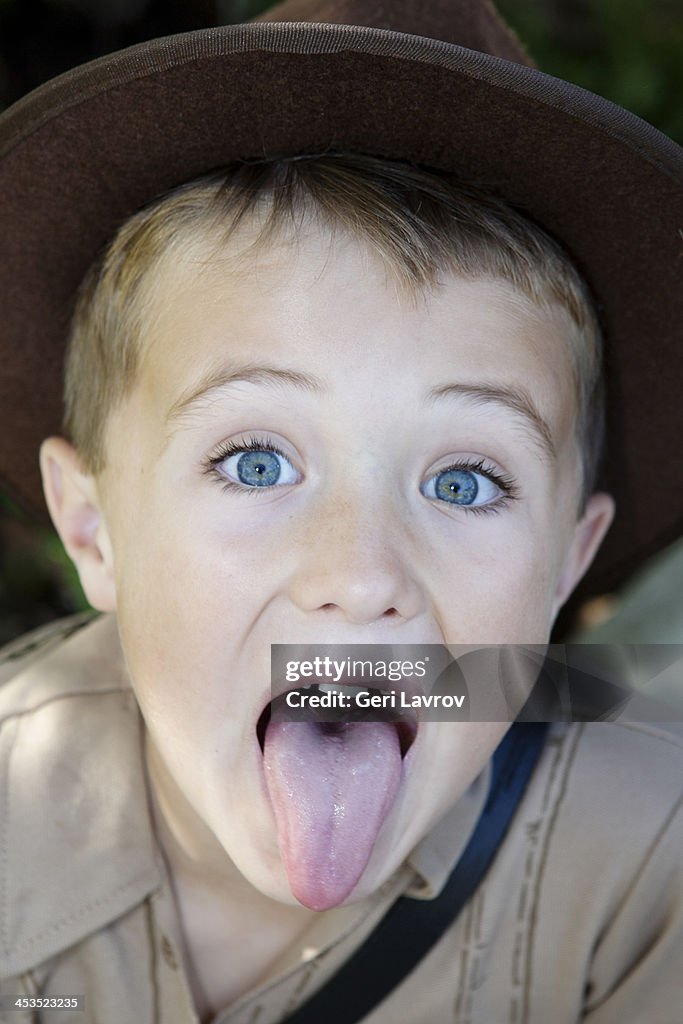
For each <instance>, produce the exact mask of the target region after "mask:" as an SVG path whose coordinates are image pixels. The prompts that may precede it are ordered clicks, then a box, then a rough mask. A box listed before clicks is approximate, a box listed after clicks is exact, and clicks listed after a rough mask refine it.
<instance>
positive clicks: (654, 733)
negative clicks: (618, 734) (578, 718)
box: [600, 722, 683, 750]
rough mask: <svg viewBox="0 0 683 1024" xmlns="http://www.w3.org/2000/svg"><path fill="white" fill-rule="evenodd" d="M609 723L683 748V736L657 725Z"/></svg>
mask: <svg viewBox="0 0 683 1024" xmlns="http://www.w3.org/2000/svg"><path fill="white" fill-rule="evenodd" d="M600 724H601V725H602V724H603V723H600ZM604 724H607V723H604ZM609 724H610V725H616V726H618V727H619V728H620V729H627V730H628V731H629V732H634V733H636V735H638V736H649V737H650V739H655V740H660V741H661V742H662V743H667V744H668V745H669V746H671V747H676V749H677V750H683V738H681V737H680V736H677V735H676V734H675V733H672V732H667V731H666V729H664V728H661V729H660V728H658V727H657V726H656V725H648V724H647V723H646V722H610V723H609Z"/></svg>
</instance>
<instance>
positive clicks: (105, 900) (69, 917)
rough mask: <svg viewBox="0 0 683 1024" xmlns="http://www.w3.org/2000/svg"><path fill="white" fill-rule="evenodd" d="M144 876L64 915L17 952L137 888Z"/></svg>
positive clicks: (20, 945)
mask: <svg viewBox="0 0 683 1024" xmlns="http://www.w3.org/2000/svg"><path fill="white" fill-rule="evenodd" d="M142 877H144V876H142V875H141V876H139V877H138V878H133V879H130V880H129V881H127V882H126V883H125V884H124V885H120V886H119V887H118V888H117V889H114V891H113V892H112V893H110V895H109V896H106V897H104V898H103V899H100V900H93V901H92V903H88V904H87V905H86V906H85V907H82V908H81V909H80V910H79V911H77V912H76V913H73V914H68V915H67V916H66V917H62V918H61V920H59V921H57V922H55V923H54V924H51V925H50V926H49V927H48V928H44V929H43V930H42V931H41V932H38V934H37V935H34V936H33V937H32V938H30V939H26V940H25V941H24V942H21V943H19V945H17V946H15V947H14V950H15V952H17V953H21V952H23V951H27V950H29V949H30V948H31V947H32V946H35V945H36V943H37V942H40V941H41V940H42V939H45V938H46V937H48V936H50V935H58V934H59V932H61V931H62V929H63V928H64V927H65V926H66V925H69V924H74V923H75V922H76V921H80V919H81V918H82V917H84V916H85V915H87V914H89V913H90V911H91V910H96V909H98V908H99V907H106V906H107V905H108V904H109V903H111V902H112V901H113V900H115V899H117V898H118V897H119V896H121V895H122V894H123V893H125V892H127V891H128V890H129V889H133V890H135V889H137V887H138V885H139V884H140V879H141V878H142ZM5 949H6V951H7V952H9V948H8V947H7V946H5Z"/></svg>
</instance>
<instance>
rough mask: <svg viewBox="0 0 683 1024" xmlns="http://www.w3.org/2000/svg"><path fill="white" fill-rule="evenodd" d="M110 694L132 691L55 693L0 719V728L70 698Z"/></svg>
mask: <svg viewBox="0 0 683 1024" xmlns="http://www.w3.org/2000/svg"><path fill="white" fill-rule="evenodd" d="M112 693H126V694H130V693H132V690H131V689H130V687H128V686H112V687H108V688H107V689H106V690H91V691H89V692H88V691H84V690H68V691H67V692H66V693H57V694H55V695H54V696H53V697H46V698H45V700H41V701H40V703H39V704H32V705H31V707H30V708H21V709H20V710H18V711H10V712H9V714H7V715H5V717H4V718H0V727H2V726H3V725H4V724H5V723H6V722H11V721H13V720H16V719H18V718H23V716H24V715H32V714H33V712H34V711H42V709H43V708H45V707H47V706H48V705H49V704H55V703H56V702H57V701H59V700H70V699H71V698H72V697H79V698H81V697H110V696H111V695H112Z"/></svg>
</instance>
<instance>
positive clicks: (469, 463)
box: [203, 437, 519, 515]
mask: <svg viewBox="0 0 683 1024" xmlns="http://www.w3.org/2000/svg"><path fill="white" fill-rule="evenodd" d="M250 451H258V452H261V451H269V452H273V454H275V455H279V456H280V457H281V458H283V459H287V461H289V458H288V456H287V455H285V453H284V452H283V451H282V449H281V448H279V447H278V445H277V444H275V442H274V441H272V440H271V439H270V438H269V437H265V438H258V437H249V438H248V439H247V440H246V441H240V442H239V443H237V442H235V441H224V442H223V443H222V444H221V445H220V446H219V448H218V451H217V452H216V453H215V454H214V455H210V456H209V457H208V458H207V459H206V460H205V461H204V464H203V468H204V471H205V472H206V473H207V474H208V475H209V476H211V477H212V478H213V479H215V480H217V482H218V483H219V484H220V485H221V487H222V489H223V491H232V492H237V493H238V494H249V493H252V494H253V493H255V492H260V490H261V489H260V488H258V487H240V485H239V484H237V483H235V481H234V480H228V479H227V478H226V477H225V476H223V474H222V473H221V472H220V471H219V469H218V467H219V466H220V464H221V463H222V462H225V460H226V459H229V458H230V456H231V455H241V454H242V453H243V452H250ZM456 469H460V470H465V471H468V472H470V473H481V474H482V476H485V477H487V478H488V479H489V480H492V481H493V483H494V484H496V486H497V487H498V488H500V490H501V491H502V492H503V493H502V494H500V495H499V496H498V497H497V498H495V499H494V501H491V502H489V503H488V504H487V505H459V506H456V507H458V508H460V509H462V510H463V511H464V512H467V513H469V514H471V515H488V514H489V513H495V514H497V513H498V512H501V511H502V510H503V509H504V508H507V507H508V506H509V504H510V502H512V501H516V500H517V499H518V497H519V493H518V488H517V485H516V484H515V481H514V480H513V479H512V477H509V476H506V475H505V474H504V473H500V472H498V471H497V470H495V469H493V468H492V467H491V466H490V465H488V464H487V462H486V459H484V458H479V459H460V460H458V461H457V462H454V463H452V464H451V465H449V466H444V467H443V469H440V470H439V471H438V472H437V473H434V474H433V476H439V475H440V474H441V473H448V472H450V471H451V470H456ZM444 504H445V502H444Z"/></svg>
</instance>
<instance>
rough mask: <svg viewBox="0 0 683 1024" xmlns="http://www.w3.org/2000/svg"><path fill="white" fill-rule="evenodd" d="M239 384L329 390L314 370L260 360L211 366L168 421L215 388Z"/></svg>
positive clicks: (179, 401)
mask: <svg viewBox="0 0 683 1024" xmlns="http://www.w3.org/2000/svg"><path fill="white" fill-rule="evenodd" d="M235 384H265V385H266V386H268V387H278V386H282V385H283V384H285V385H288V386H289V387H293V388H296V389H297V390H299V391H307V392H309V393H314V394H322V392H324V391H326V390H327V388H326V385H325V383H324V382H323V381H322V380H320V378H319V377H314V376H313V375H312V374H310V373H302V372H301V371H300V370H288V369H284V368H280V367H277V366H264V365H261V364H258V363H249V364H247V365H246V366H244V365H242V366H233V367H230V366H228V367H222V368H221V369H219V370H210V371H209V372H208V373H207V374H205V375H204V376H203V377H202V378H201V380H200V381H199V382H198V383H197V384H196V385H194V387H193V388H192V389H191V390H190V391H188V392H186V393H185V394H183V395H181V396H180V398H178V399H177V401H175V402H174V403H173V405H172V406H171V408H170V410H169V412H168V415H167V417H166V422H167V423H168V424H170V423H172V422H173V421H174V420H177V419H179V418H180V417H181V416H182V415H183V414H184V413H186V412H188V411H189V410H190V409H191V408H192V407H193V406H195V405H197V404H199V403H200V402H202V401H203V400H205V399H207V398H210V397H211V395H212V394H213V393H214V392H215V391H222V390H223V389H224V388H227V387H230V386H232V385H235Z"/></svg>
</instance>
